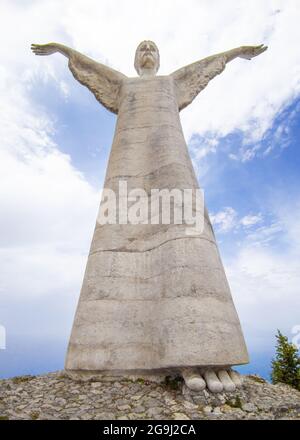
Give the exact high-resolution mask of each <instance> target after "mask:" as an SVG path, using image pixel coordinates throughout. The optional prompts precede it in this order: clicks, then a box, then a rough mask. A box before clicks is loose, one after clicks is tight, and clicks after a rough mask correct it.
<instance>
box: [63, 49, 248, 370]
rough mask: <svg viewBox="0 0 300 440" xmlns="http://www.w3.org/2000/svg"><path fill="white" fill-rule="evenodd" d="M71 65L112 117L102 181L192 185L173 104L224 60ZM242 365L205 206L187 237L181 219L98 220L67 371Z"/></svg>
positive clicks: (189, 96) (83, 60) (189, 95)
mask: <svg viewBox="0 0 300 440" xmlns="http://www.w3.org/2000/svg"><path fill="white" fill-rule="evenodd" d="M69 67H70V69H71V71H72V73H73V75H74V76H75V78H76V79H77V80H79V81H80V82H81V83H82V84H84V85H86V86H87V87H88V88H89V89H90V90H91V91H92V92H93V93H94V94H95V96H96V98H97V99H98V100H99V101H100V102H101V103H102V104H103V105H105V107H106V108H108V109H109V110H111V111H113V112H115V113H117V114H118V118H117V124H116V130H115V135H114V139H113V144H112V148H111V153H110V158H109V163H108V168H107V173H106V178H105V184H104V187H105V188H110V189H113V190H114V191H115V192H116V193H118V185H119V181H120V180H122V181H126V182H127V185H128V191H130V190H131V189H133V188H142V189H144V190H145V191H146V192H147V193H148V194H149V193H150V191H151V189H153V188H156V189H163V188H165V189H173V188H178V189H184V188H191V189H196V188H199V186H198V182H197V178H196V176H195V173H194V169H193V166H192V162H191V159H190V157H189V153H188V150H187V146H186V142H185V139H184V136H183V133H182V128H181V123H180V117H179V111H180V110H181V108H184V107H185V106H186V105H188V104H189V103H190V102H191V101H192V100H193V99H194V97H195V96H196V95H197V94H198V93H199V91H200V90H202V89H203V88H204V87H205V86H206V84H207V83H208V81H209V80H210V78H212V77H213V76H215V75H216V74H218V73H220V72H221V71H222V70H223V69H224V67H225V62H224V59H221V58H218V59H216V60H210V61H209V62H207V64H206V65H204V64H202V65H199V66H197V65H196V63H195V64H194V65H191V66H187V67H186V68H183V69H180V70H179V71H177V72H175V73H174V74H172V75H168V76H155V77H150V78H143V77H142V78H139V77H138V78H127V77H125V76H124V75H121V74H119V73H117V72H115V71H113V70H112V69H109V68H107V67H105V66H102V65H100V64H98V63H95V62H92V61H91V60H90V59H88V58H87V57H83V56H76V57H75V56H74V57H73V58H70V62H69ZM199 67H200V69H199ZM205 68H206V70H205ZM97 69H98V70H97ZM201 69H202V70H201ZM247 362H248V354H247V349H246V346H245V342H244V338H243V334H242V330H241V327H240V323H239V319H238V316H237V313H236V310H235V307H234V304H233V301H232V297H231V293H230V288H229V285H228V282H227V279H226V276H225V272H224V268H223V265H222V262H221V259H220V255H219V251H218V247H217V244H216V240H215V236H214V232H213V228H212V225H211V222H210V220H209V216H208V213H207V211H206V210H205V222H204V230H203V232H202V233H201V234H198V235H192V236H189V235H187V234H186V225H176V224H169V225H164V224H158V225H152V224H140V225H132V224H124V225H123V224H116V225H101V224H99V223H96V227H95V231H94V236H93V239H92V244H91V249H90V253H89V257H88V262H87V267H86V272H85V276H84V280H83V285H82V290H81V294H80V299H79V303H78V306H77V311H76V315H75V319H74V324H73V329H72V333H71V338H70V342H69V347H68V353H67V358H66V365H65V368H66V370H69V371H75V372H76V371H82V372H90V371H92V372H103V373H105V372H106V373H109V374H112V373H114V372H115V373H117V372H123V373H126V372H137V371H139V372H141V371H143V372H151V373H153V372H159V371H161V370H162V369H180V368H181V367H188V366H201V367H203V366H205V367H208V366H228V365H237V364H244V363H247Z"/></svg>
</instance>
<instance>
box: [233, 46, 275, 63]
mask: <svg viewBox="0 0 300 440" xmlns="http://www.w3.org/2000/svg"><path fill="white" fill-rule="evenodd" d="M267 49H268V46H265V45H264V44H260V45H259V46H242V47H241V48H240V53H239V55H238V56H239V57H240V58H244V59H246V60H251V58H254V57H257V55H260V54H261V53H263V52H265V51H266V50H267Z"/></svg>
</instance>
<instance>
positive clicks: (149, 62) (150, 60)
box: [141, 54, 155, 69]
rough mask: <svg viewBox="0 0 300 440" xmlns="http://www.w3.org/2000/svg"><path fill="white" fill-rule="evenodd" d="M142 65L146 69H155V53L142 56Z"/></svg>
mask: <svg viewBox="0 0 300 440" xmlns="http://www.w3.org/2000/svg"><path fill="white" fill-rule="evenodd" d="M141 61H142V62H141V67H142V68H145V69H154V68H155V59H154V57H153V55H151V54H147V55H144V56H143V57H142V60H141Z"/></svg>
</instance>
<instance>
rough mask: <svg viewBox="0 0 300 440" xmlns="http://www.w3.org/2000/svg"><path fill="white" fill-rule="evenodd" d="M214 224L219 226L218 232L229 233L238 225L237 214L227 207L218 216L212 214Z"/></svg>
mask: <svg viewBox="0 0 300 440" xmlns="http://www.w3.org/2000/svg"><path fill="white" fill-rule="evenodd" d="M210 219H211V222H212V224H213V225H214V226H215V225H216V226H217V230H218V232H228V231H230V230H232V229H233V228H235V227H236V225H237V213H236V211H235V210H234V209H233V208H231V207H226V208H224V209H223V211H219V212H218V213H217V214H211V215H210Z"/></svg>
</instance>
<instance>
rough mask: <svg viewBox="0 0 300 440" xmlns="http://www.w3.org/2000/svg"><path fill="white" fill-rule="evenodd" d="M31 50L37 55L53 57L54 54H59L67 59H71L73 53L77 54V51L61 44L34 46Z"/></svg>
mask: <svg viewBox="0 0 300 440" xmlns="http://www.w3.org/2000/svg"><path fill="white" fill-rule="evenodd" d="M31 50H32V52H33V53H35V55H52V54H53V53H57V52H59V53H61V54H62V55H64V56H65V57H67V58H69V57H70V56H71V54H72V53H73V54H75V53H76V50H74V49H71V48H70V47H68V46H64V45H63V44H60V43H47V44H32V45H31ZM77 53H79V52H77Z"/></svg>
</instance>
